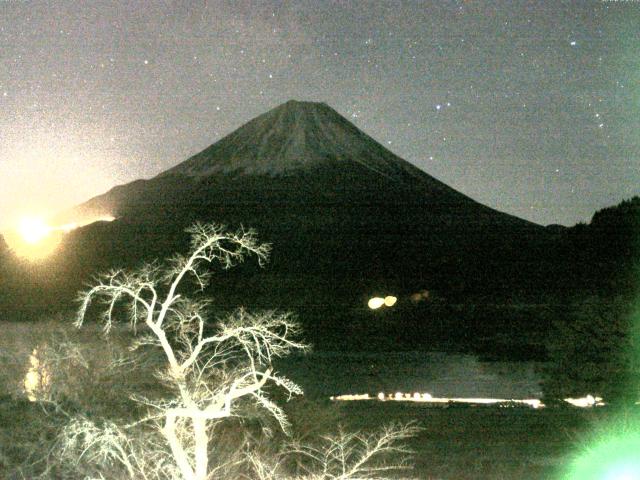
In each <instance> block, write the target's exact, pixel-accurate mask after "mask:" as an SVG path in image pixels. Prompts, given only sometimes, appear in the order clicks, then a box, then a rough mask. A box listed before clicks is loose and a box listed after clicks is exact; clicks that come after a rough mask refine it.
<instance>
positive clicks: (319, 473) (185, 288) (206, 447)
mask: <svg viewBox="0 0 640 480" xmlns="http://www.w3.org/2000/svg"><path fill="white" fill-rule="evenodd" d="M187 231H188V232H189V233H190V234H191V236H192V241H191V247H190V250H189V253H188V255H187V256H176V257H174V258H172V259H170V260H169V261H168V262H167V263H166V265H163V264H158V263H151V264H146V265H144V266H143V267H141V268H139V269H137V270H135V271H125V270H114V271H111V272H109V273H107V274H104V275H101V276H99V277H98V278H97V279H96V282H95V284H94V286H92V287H91V288H89V289H88V290H87V291H85V292H83V293H82V294H81V295H80V301H81V307H80V309H79V312H78V316H77V319H76V326H78V327H81V326H82V325H83V323H84V322H85V318H86V317H88V316H89V315H90V313H89V312H90V311H91V312H93V311H94V310H93V309H94V307H92V304H93V303H94V302H95V303H97V306H96V310H97V311H98V312H100V315H101V321H102V323H103V324H104V325H103V327H104V331H105V333H109V331H110V330H111V329H112V327H113V326H114V322H115V321H116V320H117V318H118V317H121V316H125V318H127V317H128V320H129V322H130V326H131V327H132V329H133V331H134V333H135V336H134V340H133V343H132V345H131V350H132V351H137V352H136V354H138V352H139V350H138V349H139V348H141V347H142V348H144V349H145V352H148V351H150V350H155V351H157V352H158V353H159V355H158V356H159V358H160V361H159V362H157V365H160V367H159V368H156V369H155V378H156V379H157V380H158V382H159V384H160V385H161V386H162V392H163V393H162V394H160V395H156V396H153V395H151V397H144V396H141V395H134V396H132V399H133V400H135V401H136V402H137V405H138V406H143V407H145V408H146V411H147V412H148V413H147V414H146V415H143V416H142V418H139V419H138V418H137V417H135V415H134V417H135V418H136V420H135V421H133V422H129V423H126V424H123V423H122V422H118V421H117V420H113V419H104V418H96V417H95V416H92V415H87V414H84V413H83V414H80V415H75V416H73V417H72V418H70V420H69V421H68V422H67V423H66V426H65V427H64V428H62V429H61V431H60V434H59V435H58V437H57V441H56V445H55V446H54V448H53V449H52V450H51V452H50V454H49V455H50V456H51V457H52V458H53V459H55V461H51V462H47V470H46V471H45V472H44V473H43V474H42V475H41V476H42V477H44V478H49V477H50V476H51V475H52V472H54V470H55V468H58V471H60V470H62V474H63V476H64V475H65V474H66V475H67V476H69V472H70V471H71V474H73V475H77V474H78V473H81V475H82V476H83V477H84V478H87V479H91V478H96V479H97V478H103V472H106V471H108V472H109V478H130V479H134V478H135V479H145V480H205V479H212V478H242V477H244V478H247V476H249V478H258V479H261V480H277V479H279V480H285V479H289V478H294V477H293V476H292V475H294V476H297V478H304V479H310V480H311V479H318V480H319V479H326V480H332V479H340V480H347V479H362V478H386V474H387V472H389V471H391V470H397V469H401V468H405V467H406V462H405V457H406V455H405V454H406V453H407V450H406V449H405V448H404V447H403V446H402V445H401V442H402V441H403V440H405V439H406V438H408V437H409V436H411V435H413V434H414V433H415V432H416V429H415V428H414V427H412V426H397V427H388V428H385V429H383V430H381V431H380V432H378V433H376V434H372V435H365V434H361V433H354V434H346V433H342V432H341V433H340V434H339V435H337V436H325V437H323V439H322V440H321V442H320V443H316V444H315V445H313V446H312V445H311V444H300V443H295V442H293V443H291V442H290V443H286V444H285V445H284V446H282V448H277V447H273V446H269V448H264V444H262V445H260V443H259V442H258V445H256V442H254V441H253V439H251V438H249V437H246V438H245V439H243V438H240V439H239V440H238V442H237V444H238V448H235V449H234V448H231V451H229V447H228V446H227V449H226V451H225V452H224V453H222V452H221V449H220V448H219V447H220V444H221V443H222V444H224V443H227V442H226V441H225V442H221V441H219V437H218V436H219V432H220V428H222V425H221V423H220V422H222V421H223V420H225V419H229V417H239V418H243V417H244V416H246V412H247V410H243V408H247V407H251V408H257V409H259V410H262V411H265V412H266V413H267V416H268V417H269V418H272V419H275V421H276V422H277V423H278V424H279V426H280V427H281V428H282V430H283V431H284V432H285V433H287V432H288V430H289V423H288V420H287V418H286V416H285V414H284V412H283V410H282V409H281V408H280V407H279V406H278V405H277V404H276V403H275V402H274V401H272V400H271V399H270V398H269V395H268V390H269V389H268V388H267V387H268V386H269V385H272V386H276V387H280V389H281V390H283V391H284V392H285V393H286V394H288V396H289V398H290V397H291V396H292V395H296V394H302V390H301V388H300V387H299V386H298V385H296V384H295V383H294V382H292V381H290V380H289V379H287V378H285V377H282V376H279V375H278V374H276V372H275V371H274V369H273V360H274V359H275V358H277V357H282V356H285V355H287V354H289V353H290V352H292V351H295V350H306V349H307V348H308V346H307V345H306V344H305V343H303V342H302V341H300V340H298V336H299V334H300V326H299V325H298V323H296V321H295V320H294V319H293V318H292V317H291V315H290V314H288V313H279V312H274V311H266V312H262V313H260V314H252V313H249V312H247V311H246V310H244V309H237V310H235V311H234V312H232V313H230V314H228V315H226V316H225V317H223V318H220V319H218V322H217V323H215V325H210V324H208V323H207V322H206V321H205V319H206V318H207V317H208V315H209V308H208V307H209V303H208V302H207V301H206V300H199V299H197V298H194V296H193V295H189V294H190V293H194V292H193V290H194V288H195V291H196V292H195V293H197V291H198V290H199V291H200V292H201V291H202V290H204V288H205V287H206V286H207V285H208V283H209V280H210V278H211V277H210V275H211V272H210V271H209V270H207V269H205V267H206V266H207V265H208V264H211V263H214V262H217V263H219V264H220V265H221V266H222V268H224V269H226V268H230V267H232V266H234V265H236V264H237V263H239V262H242V261H243V260H244V259H245V258H246V257H248V256H255V257H257V259H258V262H259V263H260V264H262V263H263V262H265V261H266V260H267V257H268V254H269V246H268V245H266V244H260V243H258V241H257V239H256V236H255V233H254V232H253V231H252V230H249V231H244V230H241V231H238V232H236V233H227V232H226V231H225V229H224V227H222V226H218V225H213V224H196V225H194V226H193V227H191V228H190V229H188V230H187ZM58 357H59V358H67V356H65V355H63V356H61V355H57V357H56V358H58ZM116 360H117V361H116V362H115V363H116V366H115V368H131V366H132V365H134V363H132V362H131V360H129V359H123V358H117V359H116ZM167 390H168V394H166V393H167ZM98 417H100V415H98ZM127 421H128V420H127ZM214 430H215V432H214ZM225 439H226V437H225ZM249 443H252V444H253V445H252V446H249ZM265 452H266V453H265ZM56 461H57V463H56ZM56 465H58V466H59V465H61V467H56ZM65 472H67V473H65Z"/></svg>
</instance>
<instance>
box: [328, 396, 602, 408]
mask: <svg viewBox="0 0 640 480" xmlns="http://www.w3.org/2000/svg"><path fill="white" fill-rule="evenodd" d="M330 399H331V400H332V401H334V402H349V401H363V400H377V401H381V402H387V401H392V402H415V403H426V404H432V405H450V404H468V405H497V406H501V407H506V406H518V405H523V406H528V407H531V408H536V409H537V408H543V407H545V404H544V403H542V401H541V400H540V399H537V398H525V399H515V398H481V397H475V398H474V397H468V398H460V397H434V396H432V395H431V394H430V393H426V392H414V393H403V392H395V393H384V392H379V393H378V394H377V395H376V396H371V395H369V394H368V393H362V394H345V395H336V396H331V397H330ZM564 401H565V402H566V403H569V404H571V405H573V406H575V407H581V408H590V407H602V406H604V405H605V403H604V402H603V401H602V398H601V397H594V396H592V395H587V396H586V397H582V398H565V399H564Z"/></svg>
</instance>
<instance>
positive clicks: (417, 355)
mask: <svg viewBox="0 0 640 480" xmlns="http://www.w3.org/2000/svg"><path fill="white" fill-rule="evenodd" d="M539 366H540V364H537V363H536V362H505V361H499V362H483V361H480V360H478V358H477V357H475V356H473V355H465V354H449V353H437V352H387V353H368V352H367V353H344V352H314V353H310V354H308V355H305V356H291V357H287V358H286V359H284V360H283V361H281V362H279V364H278V365H277V367H278V370H279V371H280V372H282V373H284V374H286V375H287V376H289V377H290V378H291V379H292V380H294V381H296V382H297V383H299V384H300V385H301V386H302V387H303V388H304V390H305V395H307V396H308V397H310V398H328V397H329V396H332V395H343V394H356V393H369V394H371V395H374V396H375V395H377V394H378V392H386V393H393V392H408V393H413V392H428V393H430V394H431V395H433V396H434V397H436V396H437V397H488V398H507V399H509V398H540V397H541V396H542V389H541V386H540V381H541V375H540V373H539V372H538V369H539Z"/></svg>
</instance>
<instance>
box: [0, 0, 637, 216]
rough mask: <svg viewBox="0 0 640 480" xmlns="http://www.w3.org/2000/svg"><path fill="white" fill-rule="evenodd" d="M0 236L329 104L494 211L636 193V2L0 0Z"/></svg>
mask: <svg viewBox="0 0 640 480" xmlns="http://www.w3.org/2000/svg"><path fill="white" fill-rule="evenodd" d="M0 61H1V65H2V66H1V67H0V139H1V140H0V179H1V180H0V182H2V183H1V184H0V226H5V227H6V226H7V225H9V224H10V223H11V222H13V221H14V220H15V219H16V218H17V216H19V215H22V214H25V213H31V214H45V215H46V214H51V213H54V212H55V211H56V210H59V209H62V208H65V207H68V206H71V205H73V204H76V203H79V202H81V201H83V200H86V199H88V198H89V197H91V196H93V195H96V194H99V193H102V192H104V191H106V190H107V189H109V188H110V187H112V186H114V185H116V184H121V183H125V182H129V181H132V180H134V179H137V178H148V177H151V176H154V175H156V174H158V173H160V172H161V171H163V170H165V169H167V168H169V167H171V166H173V165H175V164H177V163H179V162H180V161H182V160H185V159H186V158H187V157H188V156H190V155H192V154H194V153H197V152H198V151H200V150H202V149H204V148H205V147H207V146H209V145H210V144H212V143H214V142H215V141H217V140H219V139H220V138H222V137H223V136H224V135H225V134H227V133H229V132H231V131H232V130H234V129H235V128H237V127H239V126H240V125H241V124H243V123H245V122H246V121H248V120H250V119H251V118H253V117H255V116H256V115H258V114H260V113H263V112H265V111H266V110H268V109H270V108H273V107H275V106H277V105H278V104H280V103H282V102H285V101H287V100H289V99H291V98H293V99H298V100H313V101H324V102H326V103H328V104H329V105H331V106H332V107H333V108H335V109H336V110H337V111H338V112H340V113H341V114H342V115H344V116H346V117H347V118H349V119H350V120H351V121H352V122H353V123H354V124H356V125H357V126H358V127H359V128H361V129H362V130H364V131H365V132H366V133H368V134H369V135H371V136H372V137H373V138H375V139H376V140H378V141H379V142H381V143H383V144H384V145H385V146H386V147H388V148H389V149H391V150H392V151H393V152H395V153H396V154H398V155H399V156H401V157H402V158H404V159H406V160H408V161H410V162H412V163H414V164H415V165H417V166H418V167H420V168H421V169H423V170H425V171H426V172H427V173H429V174H431V175H433V176H434V177H436V178H438V179H440V180H442V181H444V182H445V183H447V184H448V185H450V186H452V187H453V188H455V189H457V190H459V191H461V192H463V193H465V194H467V195H468V196H470V197H472V198H474V199H476V200H478V201H480V202H481V203H484V204H486V205H488V206H491V207H493V208H496V209H498V210H501V211H505V212H508V213H511V214H514V215H517V216H519V217H522V218H525V219H528V220H532V221H534V222H537V223H540V224H550V223H560V224H564V225H572V224H575V223H576V222H578V221H588V220H589V218H590V217H591V215H592V214H593V213H594V212H595V211H596V210H597V209H600V208H603V207H605V206H610V205H613V204H616V203H618V202H620V201H621V200H623V199H625V198H629V197H631V196H633V195H637V194H640V128H639V127H640V85H639V81H640V1H601V0H583V1H572V2H567V1H559V0H548V1H513V0H504V1H502V0H501V1H473V0H468V1H445V0H433V1H404V2H401V1H395V0H394V1H391V0H389V1H373V0H370V1H367V0H362V1H355V0H354V1H319V0H308V1H295V2H294V1H291V2H284V1H278V2H276V1H261V2H257V1H255V2H248V1H228V2H224V1H206V0H203V1H182V2H165V1H162V2H161V1H153V2H152V1H146V0H145V1H141V0H132V1H109V2H106V1H75V0H71V1H67V0H51V1H30V0H0Z"/></svg>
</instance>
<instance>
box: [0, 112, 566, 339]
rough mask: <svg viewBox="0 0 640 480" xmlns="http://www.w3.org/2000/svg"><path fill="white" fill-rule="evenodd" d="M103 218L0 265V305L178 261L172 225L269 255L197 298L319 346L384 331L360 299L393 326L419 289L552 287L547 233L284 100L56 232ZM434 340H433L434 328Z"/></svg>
mask: <svg viewBox="0 0 640 480" xmlns="http://www.w3.org/2000/svg"><path fill="white" fill-rule="evenodd" d="M105 214H109V215H113V216H115V217H116V220H115V221H113V222H110V223H107V222H98V223H96V224H92V225H88V226H86V227H83V228H80V229H78V230H76V231H74V232H73V233H71V234H69V235H68V236H67V238H66V239H65V242H64V244H63V245H62V248H61V249H60V251H59V252H57V254H56V255H55V256H54V257H52V258H51V259H50V260H49V261H47V262H45V263H44V264H42V265H40V266H28V265H26V264H25V263H24V262H16V261H15V260H10V259H9V260H7V259H6V258H5V261H4V262H3V263H4V269H5V276H7V275H8V278H14V277H16V278H17V276H19V275H21V274H22V275H23V277H22V278H24V275H25V273H24V272H25V271H28V272H29V273H28V276H29V281H28V282H24V283H27V284H28V285H26V286H25V285H22V284H21V283H20V282H17V283H16V282H8V283H12V285H10V292H9V294H6V292H5V295H4V299H5V301H4V302H3V305H0V307H2V308H5V309H8V310H13V311H15V310H21V311H23V312H27V314H29V315H31V314H32V312H33V311H37V310H39V309H41V308H43V307H47V308H51V309H54V308H58V307H61V306H64V305H68V304H69V302H70V299H71V298H72V296H73V293H74V292H75V291H76V290H77V289H78V288H79V287H80V286H81V284H82V282H83V281H86V280H87V279H88V278H90V275H91V274H92V273H94V272H95V271H96V270H104V269H106V268H109V267H113V266H116V265H123V266H135V265H137V264H139V263H140V262H141V261H143V260H151V259H153V258H157V257H165V256H168V255H171V254H172V253H173V252H175V251H176V250H184V249H185V248H186V245H187V240H188V239H187V238H186V237H185V235H184V233H183V230H184V228H185V227H186V226H188V225H189V224H191V223H193V222H194V221H196V220H202V221H216V222H221V223H225V224H227V225H228V226H230V227H232V228H235V227H238V226H239V225H244V226H251V227H254V228H256V229H257V230H258V232H259V234H260V238H261V239H263V240H265V241H268V242H271V243H272V244H273V247H274V250H273V256H272V261H271V263H270V265H269V266H268V268H267V269H266V270H264V271H260V272H257V271H256V269H255V268H253V267H251V266H249V265H246V266H243V267H242V268H241V269H239V270H238V271H236V272H230V273H229V274H227V273H225V274H224V276H220V283H218V284H214V286H213V287H212V292H211V293H212V294H213V295H214V297H215V298H216V299H217V301H218V302H219V304H222V305H232V304H236V303H244V304H254V305H261V306H275V307H281V308H287V309H293V310H296V311H297V312H298V313H299V315H300V317H301V319H302V320H303V321H304V322H305V323H306V324H307V326H308V330H309V331H311V332H312V334H313V335H315V336H316V337H318V338H320V339H321V341H323V340H326V339H328V338H330V337H332V336H333V337H336V338H337V339H341V338H343V337H344V334H345V332H347V333H349V332H351V333H354V332H356V333H357V335H358V336H359V339H358V341H359V342H360V343H364V344H367V343H368V342H372V343H373V344H375V343H376V342H379V340H380V338H379V337H380V335H379V334H380V332H381V331H383V330H384V329H382V330H380V329H376V328H371V329H369V330H367V328H366V322H368V321H369V320H371V319H372V317H370V316H371V315H372V312H369V311H368V310H367V309H366V300H367V298H368V297H369V296H371V295H374V294H387V293H391V294H395V295H397V296H399V297H400V299H401V300H400V302H399V303H398V307H397V308H396V309H395V310H394V311H395V312H403V313H402V315H403V318H408V316H409V310H408V309H410V308H412V307H411V305H412V304H411V302H410V301H409V299H410V298H411V295H412V294H413V293H415V292H419V291H424V290H428V291H429V292H431V296H430V298H432V299H439V301H440V302H444V303H447V304H456V303H458V304H460V303H474V302H475V303H483V302H484V303H487V304H497V303H503V302H505V301H512V300H513V299H514V298H531V297H533V296H535V295H536V292H539V291H540V290H541V289H542V290H544V289H545V288H547V285H548V284H549V279H550V278H553V275H550V271H552V270H553V268H554V266H553V264H552V263H550V262H548V261H546V260H545V259H547V258H548V257H549V255H548V254H547V252H548V251H549V249H550V242H551V239H552V238H554V236H557V235H558V233H557V232H553V231H548V230H547V229H545V228H544V227H541V226H538V225H535V224H532V223H530V222H527V221H524V220H521V219H519V218H516V217H513V216H511V215H507V214H505V213H501V212H498V211H496V210H493V209H491V208H488V207H486V206H484V205H481V204H479V203H477V202H475V201H473V200H472V199H470V198H468V197H466V196H465V195H463V194H461V193H459V192H457V191H455V190H453V189H452V188H450V187H448V186H447V185H445V184H443V183H442V182H440V181H438V180H437V179H435V178H433V177H431V176H429V175H428V174H426V173H425V172H423V171H421V170H420V169H418V168H416V167H414V166H413V165H411V164H409V163H408V162H406V161H404V160H402V159H401V158H399V157H397V156H396V155H394V154H393V153H392V152H391V151H389V150H388V149H386V148H384V147H383V146H382V145H380V144H379V143H377V142H376V141H375V140H373V139H372V138H371V137H369V136H367V135H366V134H364V133H363V132H361V131H360V130H359V129H357V128H356V127H355V126H354V125H353V124H351V123H350V122H349V121H347V120H346V119H345V118H344V117H342V116H341V115H339V114H338V113H337V112H336V111H335V110H333V109H332V108H330V107H328V106H327V105H325V104H319V103H310V102H296V101H290V102H287V103H285V104H283V105H281V106H279V107H277V108H275V109H273V110H271V111H269V112H267V113H265V114H263V115H261V116H259V117H257V118H255V119H254V120H252V121H250V122H248V123H247V124H245V125H244V126H242V127H240V128H239V129H237V130H236V131H234V132H233V133H231V134H229V135H228V136H226V137H225V138H223V139H222V140H220V141H219V142H217V143H215V144H214V145H212V146H210V147H209V148H207V149H205V150H203V151H202V152H200V153H199V154H197V155H195V156H193V157H191V158H189V159H188V160H186V161H184V162H182V163H180V164H179V165H176V166H175V167H173V168H171V169H169V170H167V171H165V172H163V173H161V174H160V175H158V176H156V177H154V178H151V179H149V180H137V181H135V182H132V183H129V184H126V185H121V186H118V187H115V188H113V189H112V190H110V191H109V192H107V193H105V194H104V195H100V196H98V197H95V198H93V199H91V200H89V201H88V202H86V203H84V204H82V205H79V206H78V207H76V208H74V209H72V210H71V211H69V212H65V213H64V214H62V215H60V217H59V218H58V220H59V221H60V222H67V221H69V220H74V219H78V218H96V217H99V216H102V215H105ZM5 257H6V255H5ZM12 276H13V277H12ZM3 288H7V286H6V285H5V286H4V287H3ZM34 292H35V293H36V294H34ZM0 301H1V300H0ZM411 311H413V310H411ZM376 315H378V317H376V318H377V319H378V320H380V319H383V320H384V321H382V322H381V323H380V324H381V325H386V326H389V325H392V328H391V330H389V331H391V332H394V331H395V332H399V331H402V335H399V336H397V338H395V339H394V338H392V339H391V340H390V341H391V344H393V342H394V341H395V340H397V341H398V342H400V343H402V342H407V341H408V340H411V341H412V342H414V343H417V344H418V345H419V344H421V342H425V341H426V339H425V338H424V335H426V333H425V332H422V331H421V332H418V333H419V334H416V335H414V334H412V333H411V329H409V330H407V329H403V327H402V325H401V324H397V323H394V322H396V320H397V319H396V320H392V319H393V318H395V317H393V315H396V314H392V313H379V312H376ZM398 315H399V314H398ZM390 319H391V320H390ZM385 322H387V323H385ZM389 322H391V323H389ZM445 323H446V322H445ZM363 325H365V326H364V327H363ZM407 325H408V324H407ZM414 327H415V326H414ZM414 327H412V328H414ZM385 328H386V327H385ZM350 329H351V330H350ZM399 329H400V330H399ZM440 329H441V330H442V331H441V332H440V336H441V337H442V338H448V330H450V328H449V327H447V325H444V324H442V323H441V324H440ZM387 330H388V329H387ZM387 330H384V331H387ZM376 332H377V333H376ZM413 333H416V332H413ZM432 333H433V332H432ZM449 333H450V332H449ZM460 333H461V332H458V334H460ZM466 333H469V334H470V335H473V334H472V333H471V331H469V332H466ZM466 333H465V332H463V334H465V335H466ZM392 335H393V333H392ZM407 336H409V337H411V338H410V339H407V338H405V337H407ZM360 346H362V345H360ZM365 346H366V345H365Z"/></svg>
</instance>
